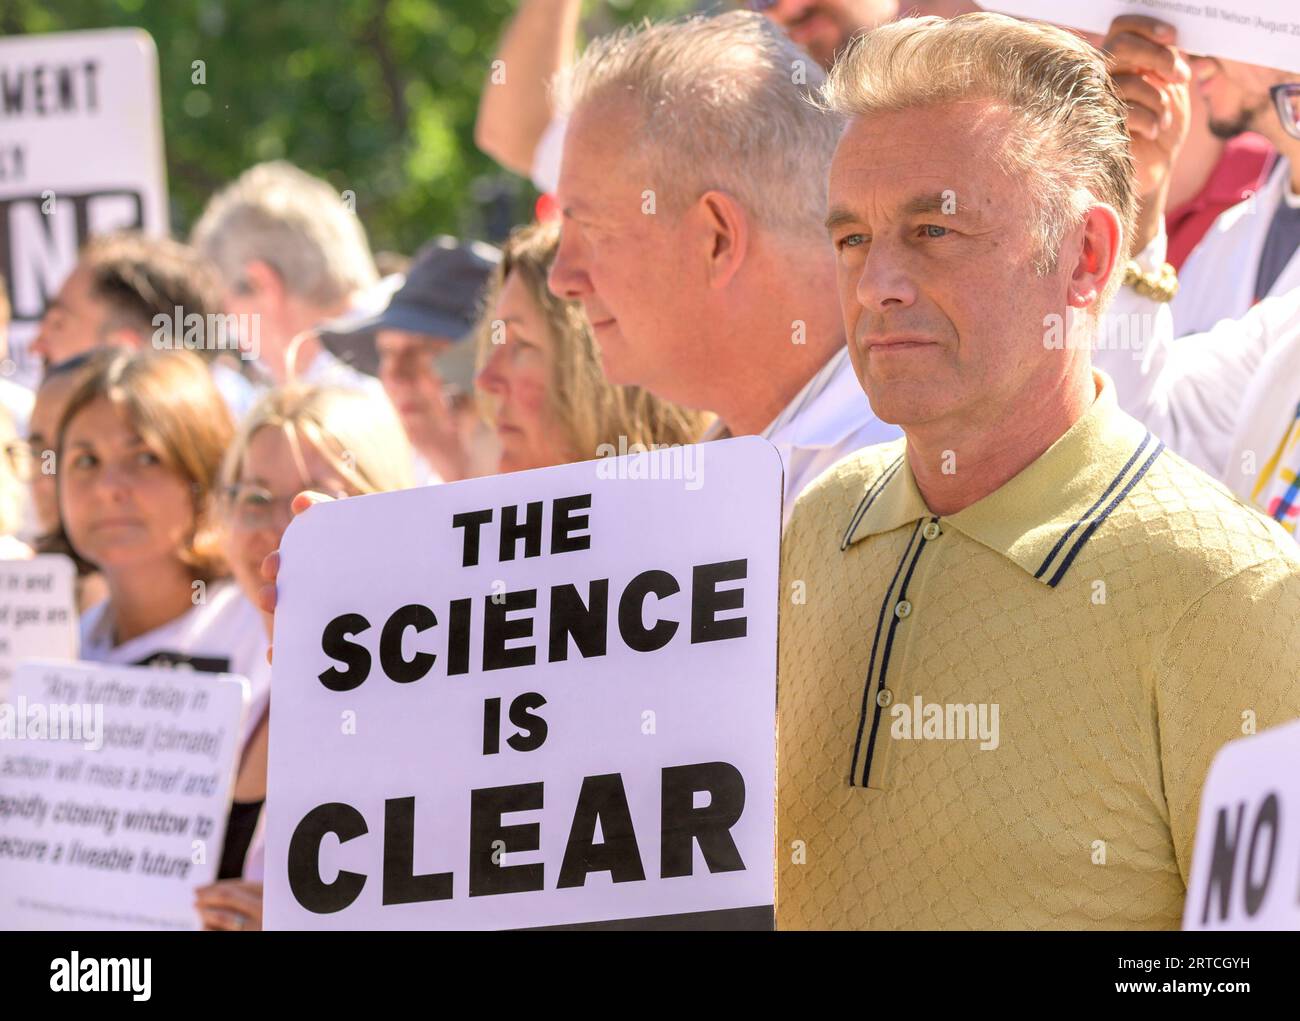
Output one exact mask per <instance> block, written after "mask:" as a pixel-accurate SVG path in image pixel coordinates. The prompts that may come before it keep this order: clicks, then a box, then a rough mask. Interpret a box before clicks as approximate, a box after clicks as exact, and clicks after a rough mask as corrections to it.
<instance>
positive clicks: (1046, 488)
mask: <svg viewBox="0 0 1300 1021" xmlns="http://www.w3.org/2000/svg"><path fill="white" fill-rule="evenodd" d="M1093 374H1094V376H1095V377H1096V379H1097V399H1096V400H1095V401H1094V402H1093V404H1092V407H1090V408H1089V409H1088V411H1087V412H1086V413H1085V414H1084V415H1083V417H1082V418H1080V419H1079V420H1078V421H1077V422H1075V424H1074V425H1073V426H1071V428H1070V429H1069V431H1067V432H1066V433H1065V435H1063V436H1062V437H1061V438H1060V439H1058V440H1057V441H1056V442H1055V443H1053V444H1052V445H1051V446H1050V447H1049V448H1048V449H1047V450H1046V452H1044V453H1043V454H1042V455H1041V456H1040V457H1039V458H1038V459H1037V460H1036V461H1034V462H1033V463H1032V464H1030V465H1029V467H1027V468H1025V469H1024V471H1022V472H1021V473H1020V474H1019V475H1017V476H1015V477H1014V478H1012V479H1011V480H1010V481H1009V482H1007V483H1005V484H1004V485H1003V486H1002V487H1001V488H999V489H997V490H995V491H994V492H992V493H990V494H989V495H988V496H986V497H984V499H982V500H979V501H978V502H976V503H973V504H971V506H969V507H967V508H965V509H964V510H962V511H959V512H958V513H956V514H954V515H952V516H951V517H946V518H939V523H940V526H941V527H951V528H955V529H957V530H958V531H960V532H962V533H963V534H965V535H966V536H968V537H969V538H971V539H974V540H975V541H976V542H978V543H981V544H983V545H985V546H987V547H989V549H992V550H994V551H996V552H998V553H1000V554H1002V555H1003V556H1004V557H1006V558H1007V559H1008V560H1011V561H1013V562H1015V563H1016V564H1018V565H1020V567H1022V568H1023V569H1024V570H1025V571H1027V572H1028V573H1029V574H1031V575H1033V576H1034V577H1035V578H1037V579H1038V580H1039V581H1041V582H1043V584H1045V585H1049V586H1052V587H1055V586H1056V584H1057V583H1058V582H1059V581H1060V580H1061V579H1062V578H1063V577H1064V576H1065V574H1066V572H1067V571H1068V570H1069V568H1070V565H1071V564H1072V563H1073V562H1074V559H1075V557H1076V556H1077V554H1078V553H1079V551H1080V550H1081V549H1082V548H1083V547H1084V546H1085V545H1086V544H1087V542H1088V540H1089V539H1090V538H1091V537H1092V535H1093V534H1094V533H1095V532H1096V531H1097V529H1099V528H1100V527H1102V525H1103V524H1104V522H1105V520H1106V518H1107V517H1108V516H1109V515H1110V513H1111V511H1112V510H1114V509H1115V507H1117V506H1119V504H1120V503H1121V502H1122V501H1123V499H1124V498H1125V496H1127V495H1128V493H1129V491H1130V490H1131V489H1132V488H1133V487H1134V486H1135V485H1136V484H1137V482H1138V480H1139V479H1141V478H1142V476H1143V475H1145V474H1146V472H1147V470H1148V469H1149V468H1150V467H1151V465H1152V464H1154V463H1155V460H1156V458H1157V457H1159V456H1160V454H1161V452H1162V451H1163V450H1164V444H1163V443H1161V442H1160V441H1159V440H1158V439H1156V438H1155V437H1154V436H1153V435H1152V434H1151V433H1150V432H1149V431H1147V430H1146V429H1145V428H1144V427H1143V426H1142V425H1141V424H1140V423H1138V422H1137V421H1136V420H1134V419H1132V418H1130V417H1129V416H1128V415H1125V414H1124V413H1123V412H1122V411H1120V410H1119V406H1118V404H1117V403H1116V399H1115V385H1114V384H1113V383H1112V382H1111V381H1110V379H1109V378H1108V377H1107V376H1106V375H1105V374H1104V373H1102V372H1099V371H1096V370H1094V372H1093ZM898 448H899V456H898V458H897V459H896V460H894V461H892V462H890V464H889V466H888V467H887V468H886V469H885V471H884V472H882V473H881V474H880V475H879V476H878V477H877V478H876V479H875V480H874V481H873V482H872V484H871V485H870V486H868V487H867V490H866V492H865V493H864V494H863V496H862V499H861V500H860V501H859V502H858V504H857V506H856V507H855V508H854V509H853V514H852V515H851V517H850V518H849V519H848V520H847V521H846V522H845V526H846V527H845V531H844V539H843V542H842V544H841V549H842V550H847V549H848V548H849V547H850V546H852V545H853V544H854V543H856V542H860V541H861V540H862V539H865V538H866V537H867V536H869V535H879V534H882V533H884V532H890V531H893V530H894V529H895V528H901V527H903V526H904V525H909V524H913V523H915V522H917V521H919V520H921V519H922V518H929V517H935V515H934V514H933V513H932V512H931V511H930V509H929V508H928V507H927V506H926V505H925V499H924V498H923V497H922V496H921V491H920V490H919V489H918V488H917V485H916V479H915V477H914V476H913V475H912V470H911V468H910V467H909V465H908V464H907V459H906V457H904V456H903V452H902V451H903V443H902V441H899V443H898ZM958 456H960V455H958ZM957 469H958V470H960V463H959V464H958V465H957Z"/></svg>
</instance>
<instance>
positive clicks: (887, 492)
mask: <svg viewBox="0 0 1300 1021" xmlns="http://www.w3.org/2000/svg"><path fill="white" fill-rule="evenodd" d="M1098 386H1099V395H1098V398H1097V400H1096V402H1095V403H1094V404H1093V406H1092V407H1091V409H1090V410H1089V411H1088V412H1087V413H1086V414H1085V415H1084V417H1083V418H1081V419H1080V420H1079V421H1078V422H1077V423H1075V425H1074V426H1073V427H1072V428H1071V429H1070V430H1069V432H1067V433H1066V434H1065V435H1064V436H1063V437H1061V438H1060V439H1059V440H1058V441H1057V442H1056V443H1055V444H1054V445H1053V446H1052V447H1051V448H1050V449H1048V450H1047V452H1046V453H1044V454H1043V455H1042V456H1041V457H1039V458H1038V459H1037V460H1036V461H1034V462H1033V463H1032V464H1031V465H1029V467H1027V468H1026V469H1024V471H1022V472H1021V473H1020V474H1019V475H1017V476H1016V477H1015V478H1013V479H1011V480H1010V481H1009V482H1007V483H1006V484H1005V485H1004V486H1002V487H1001V488H1000V489H998V490H997V491H996V492H994V493H992V494H990V495H989V496H987V497H985V498H984V499H982V500H980V501H979V502H977V503H975V504H973V505H972V506H970V507H967V508H966V509H965V510H963V511H961V512H960V513H957V514H954V515H952V516H950V517H940V516H937V515H934V514H931V513H930V512H929V510H928V509H927V508H926V505H925V501H924V500H923V499H922V497H921V494H920V492H919V491H918V489H917V487H916V482H915V480H914V478H913V476H912V473H911V470H910V469H909V467H908V464H907V461H906V459H905V457H904V456H903V449H904V443H903V441H898V442H896V443H891V444H886V445H883V446H877V447H869V448H867V449H865V450H862V451H859V452H858V453H856V454H853V455H851V456H850V457H848V458H846V459H845V460H843V461H840V462H839V463H838V464H836V465H835V466H834V467H832V468H831V469H830V470H829V471H828V472H827V473H825V474H824V475H822V476H821V477H820V478H819V479H818V480H817V482H815V483H814V484H813V485H812V487H810V488H809V489H808V490H807V491H806V492H805V495H804V496H803V497H802V498H801V499H800V500H799V502H798V504H797V506H796V507H795V511H794V515H793V517H792V518H791V521H790V524H789V527H788V528H787V530H786V533H785V538H784V546H783V563H782V576H783V588H782V591H783V593H784V601H783V605H782V611H781V625H780V681H779V685H780V687H779V739H778V745H779V754H778V774H777V776H778V779H777V833H778V842H777V878H778V883H777V924H778V926H779V927H780V928H786V929H797V928H882V929H901V928H975V929H991V928H1027V929H1037V928H1069V929H1075V928H1078V929H1083V928H1103V929H1123V928H1176V927H1177V926H1178V925H1179V924H1180V921H1181V917H1182V908H1183V898H1184V895H1185V891H1186V884H1187V879H1188V875H1189V872H1190V869H1191V854H1192V841H1193V836H1194V833H1195V828H1196V817H1197V808H1198V803H1199V799H1200V793H1201V785H1202V783H1203V782H1204V780H1205V775H1206V771H1207V769H1208V767H1209V765H1210V760H1211V758H1212V757H1213V755H1214V753H1215V751H1217V750H1218V748H1219V747H1220V746H1222V745H1223V744H1224V743H1225V742H1226V741H1230V740H1232V739H1233V738H1234V737H1239V736H1241V735H1242V734H1243V733H1245V732H1249V730H1250V727H1251V725H1252V724H1253V726H1254V727H1256V728H1258V729H1260V730H1262V729H1264V728H1265V727H1268V726H1272V725H1274V724H1278V723H1282V722H1284V721H1286V720H1289V719H1292V718H1295V717H1297V716H1300V680H1298V679H1297V677H1298V674H1300V668H1298V667H1297V664H1300V556H1298V555H1297V550H1296V547H1295V544H1294V541H1293V540H1292V539H1291V538H1290V537H1289V536H1287V535H1286V533H1285V532H1283V531H1282V529H1280V528H1279V527H1278V526H1277V525H1276V524H1275V523H1273V522H1271V521H1268V520H1267V519H1265V518H1264V517H1263V516H1261V515H1260V514H1257V513H1256V512H1255V511H1253V510H1251V509H1249V508H1248V507H1246V506H1245V505H1243V504H1242V503H1240V502H1239V501H1238V500H1237V499H1236V498H1235V497H1233V496H1232V495H1231V494H1230V493H1229V492H1228V491H1227V490H1226V489H1225V488H1223V487H1222V486H1221V485H1219V484H1218V483H1217V482H1215V481H1213V480H1212V479H1211V478H1210V477H1209V476H1207V475H1205V474H1203V473H1202V472H1200V471H1199V470H1197V469H1196V468H1193V467H1192V466H1191V465H1189V464H1188V463H1187V462H1186V461H1183V460H1182V459H1181V458H1179V457H1177V456H1176V455H1174V454H1173V453H1171V452H1170V451H1169V450H1167V449H1165V448H1164V446H1163V444H1162V443H1161V442H1160V441H1159V440H1158V439H1157V438H1156V437H1154V436H1152V435H1151V434H1150V433H1149V432H1148V431H1147V430H1146V429H1145V428H1144V427H1143V426H1142V425H1140V424H1139V423H1138V422H1137V421H1135V420H1134V419H1132V418H1130V417H1129V416H1128V415H1126V414H1124V413H1123V412H1121V411H1120V410H1119V409H1118V407H1117V406H1116V403H1115V396H1114V389H1113V384H1111V383H1110V381H1109V380H1107V379H1106V378H1105V377H1104V376H1102V375H1101V374H1098ZM958 457H960V453H958ZM955 467H956V470H957V471H960V470H961V465H960V463H957V464H956V465H955Z"/></svg>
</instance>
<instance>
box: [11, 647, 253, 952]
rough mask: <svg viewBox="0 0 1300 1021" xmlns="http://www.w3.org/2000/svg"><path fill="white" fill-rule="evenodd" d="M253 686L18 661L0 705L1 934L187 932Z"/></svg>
mask: <svg viewBox="0 0 1300 1021" xmlns="http://www.w3.org/2000/svg"><path fill="white" fill-rule="evenodd" d="M247 688H248V683H247V681H245V680H244V679H243V678H241V677H234V676H232V675H229V674H205V673H200V672H198V671H179V670H167V669H159V668H147V667H119V666H109V665H101V664H92V663H47V662H35V663H25V664H23V665H22V666H21V667H19V668H18V672H17V674H16V675H15V676H14V683H13V691H12V696H11V698H10V699H9V701H8V702H3V703H0V929H64V930H82V929H193V928H197V927H198V918H197V916H196V914H195V912H194V889H195V887H197V886H202V885H204V884H206V883H210V882H212V881H213V879H215V878H216V874H217V869H218V866H219V865H220V861H221V850H222V842H223V840H224V837H225V827H226V817H227V815H228V814H229V809H230V791H231V785H232V783H233V782H234V770H235V757H236V754H237V751H238V745H239V734H240V726H241V723H242V718H243V713H244V704H245V701H246V699H247Z"/></svg>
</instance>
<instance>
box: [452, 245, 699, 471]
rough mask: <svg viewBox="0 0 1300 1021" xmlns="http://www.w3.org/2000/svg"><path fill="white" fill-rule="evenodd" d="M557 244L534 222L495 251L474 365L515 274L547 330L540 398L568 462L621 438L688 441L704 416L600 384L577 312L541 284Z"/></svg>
mask: <svg viewBox="0 0 1300 1021" xmlns="http://www.w3.org/2000/svg"><path fill="white" fill-rule="evenodd" d="M559 240H560V232H559V227H558V225H556V224H553V223H551V224H536V223H535V224H530V225H529V226H526V227H520V228H519V229H517V230H516V231H515V232H514V233H513V234H511V235H510V238H509V239H508V240H507V241H506V243H505V245H504V246H502V249H501V262H500V264H499V265H498V266H497V268H496V269H495V270H494V271H493V274H492V278H491V280H490V281H489V282H488V286H487V288H486V292H485V294H484V298H483V301H484V306H483V314H482V316H481V317H480V319H479V323H478V327H477V331H476V334H477V342H478V364H479V366H480V367H481V366H482V365H483V364H484V363H485V362H486V361H487V359H488V356H489V354H490V352H491V350H492V341H493V337H492V334H493V322H494V318H493V316H494V314H495V309H496V305H497V300H498V298H499V297H500V295H501V289H502V288H503V287H504V286H505V282H506V278H507V277H509V276H510V274H512V273H517V274H518V275H519V278H520V280H522V281H523V283H524V286H525V288H526V289H527V291H528V295H529V297H531V298H532V299H533V301H534V302H535V303H536V305H537V307H538V308H539V309H540V310H541V313H542V317H543V319H544V320H545V321H546V326H547V329H548V330H549V331H550V336H551V341H552V346H553V351H554V356H553V358H552V364H553V366H554V368H553V370H552V376H551V385H550V387H548V389H547V399H548V401H549V405H550V413H551V415H552V416H553V418H554V419H555V421H556V422H557V423H558V424H559V426H560V428H561V429H562V430H563V431H564V440H565V446H566V447H567V448H568V449H569V450H570V451H571V453H572V455H573V459H574V460H576V461H581V460H587V459H590V458H594V457H596V456H597V453H598V451H599V449H600V448H601V447H602V446H605V445H606V444H608V445H610V446H613V447H614V448H615V449H618V447H619V437H623V436H625V437H627V446H628V447H631V446H632V445H633V444H635V443H640V444H642V445H643V446H646V447H649V446H651V445H652V444H675V443H694V442H695V441H696V440H698V439H699V438H700V435H701V433H702V432H703V431H704V427H705V425H706V424H707V422H708V420H709V416H707V415H705V414H704V413H702V412H698V411H690V410H688V409H686V408H682V407H679V406H678V405H676V404H671V403H669V402H668V401H665V400H661V399H660V398H658V397H655V396H653V395H652V394H650V393H647V392H646V391H645V390H642V389H641V388H640V387H634V386H614V385H613V384H612V383H610V382H608V381H607V380H606V379H605V374H604V372H603V371H602V369H601V367H600V353H599V351H598V350H597V348H596V340H595V338H594V337H593V336H592V333H591V328H590V327H589V326H588V325H587V319H586V316H585V315H583V312H582V306H581V305H580V304H579V303H578V302H576V301H565V300H564V299H562V298H557V297H556V296H555V295H554V294H552V293H551V291H550V289H549V288H548V287H547V285H546V277H547V274H548V273H549V272H550V269H551V263H552V262H554V261H555V253H556V250H557V249H558V247H559ZM483 403H484V404H485V405H486V406H488V407H490V405H491V402H490V401H484V402H483Z"/></svg>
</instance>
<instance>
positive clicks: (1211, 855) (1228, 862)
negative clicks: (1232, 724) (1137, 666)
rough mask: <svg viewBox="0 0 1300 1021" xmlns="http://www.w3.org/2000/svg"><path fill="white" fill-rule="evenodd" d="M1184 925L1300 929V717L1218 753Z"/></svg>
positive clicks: (1200, 824) (1198, 836) (1204, 802)
mask: <svg viewBox="0 0 1300 1021" xmlns="http://www.w3.org/2000/svg"><path fill="white" fill-rule="evenodd" d="M1183 928H1184V929H1300V720H1297V721H1296V722H1294V723H1288V724H1286V725H1284V726H1281V727H1272V728H1270V729H1269V730H1266V731H1264V732H1262V733H1260V734H1256V735H1255V736H1253V737H1246V738H1240V739H1239V740H1236V741H1233V742H1231V743H1229V744H1227V745H1225V746H1224V747H1223V748H1222V749H1221V750H1220V752H1219V754H1218V755H1216V756H1215V757H1214V762H1213V764H1212V765H1211V766H1210V775H1209V776H1208V777H1206V780H1205V789H1204V790H1203V791H1202V792H1201V814H1200V818H1199V819H1198V821H1197V826H1196V844H1195V847H1194V849H1193V851H1192V878H1191V882H1190V883H1189V884H1188V887H1187V903H1186V906H1185V907H1184V909H1183Z"/></svg>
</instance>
